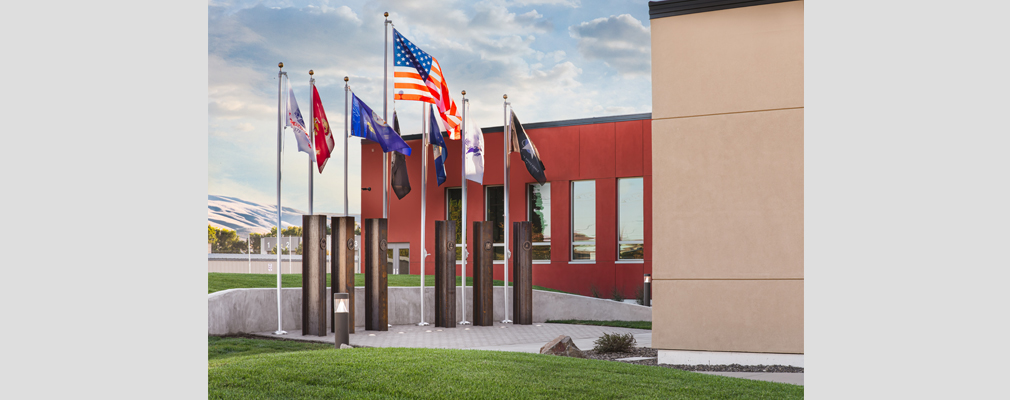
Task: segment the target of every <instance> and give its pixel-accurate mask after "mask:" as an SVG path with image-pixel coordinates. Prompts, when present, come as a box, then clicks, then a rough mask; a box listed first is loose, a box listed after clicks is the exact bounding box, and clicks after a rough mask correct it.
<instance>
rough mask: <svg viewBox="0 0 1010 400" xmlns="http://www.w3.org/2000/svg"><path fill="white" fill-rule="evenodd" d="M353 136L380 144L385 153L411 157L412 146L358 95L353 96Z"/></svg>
mask: <svg viewBox="0 0 1010 400" xmlns="http://www.w3.org/2000/svg"><path fill="white" fill-rule="evenodd" d="M351 97H352V101H351V136H357V137H362V138H365V139H368V140H371V141H373V142H376V143H378V144H379V146H381V147H382V152H383V153H388V152H391V151H395V152H398V153H400V154H403V155H405V156H409V155H410V146H408V145H407V142H404V141H403V139H402V138H401V137H400V135H398V134H397V133H396V131H394V130H393V128H391V127H389V125H387V124H386V121H384V120H383V119H382V117H379V115H378V114H376V113H375V112H374V111H372V109H371V108H369V107H368V105H366V104H365V102H363V101H361V99H359V98H358V96H357V95H355V94H353V93H352V94H351Z"/></svg>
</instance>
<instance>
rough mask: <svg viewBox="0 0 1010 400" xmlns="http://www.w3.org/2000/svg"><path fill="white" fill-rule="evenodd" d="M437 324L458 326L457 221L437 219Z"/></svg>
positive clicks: (443, 326)
mask: <svg viewBox="0 0 1010 400" xmlns="http://www.w3.org/2000/svg"><path fill="white" fill-rule="evenodd" d="M435 326H437V327H442V328H455V327H456V221H435Z"/></svg>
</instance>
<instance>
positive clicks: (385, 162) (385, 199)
mask: <svg viewBox="0 0 1010 400" xmlns="http://www.w3.org/2000/svg"><path fill="white" fill-rule="evenodd" d="M383 16H384V17H386V22H385V23H384V24H383V25H382V32H383V33H384V34H385V36H386V39H385V41H384V42H383V43H382V119H383V120H385V121H388V120H389V113H388V112H387V111H386V104H387V103H389V72H388V70H387V68H388V66H389V61H388V57H389V28H388V25H390V24H392V23H393V21H390V20H389V13H388V12H387V13H383ZM382 218H389V153H386V152H382Z"/></svg>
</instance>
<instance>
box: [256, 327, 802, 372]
mask: <svg viewBox="0 0 1010 400" xmlns="http://www.w3.org/2000/svg"><path fill="white" fill-rule="evenodd" d="M604 333H620V334H625V333H631V334H632V335H634V336H635V341H636V345H637V346H638V347H652V331H650V330H645V329H632V328H615V327H609V326H593V325H569V324H548V323H539V324H533V325H513V324H502V323H500V322H495V324H494V326H473V325H456V327H455V328H437V327H435V326H434V325H428V326H417V325H394V326H391V327H389V330H388V331H366V330H364V327H363V326H359V327H357V328H356V333H352V334H351V335H350V344H351V345H352V346H355V347H414V348H436V349H469V350H496V351H515V352H523V353H539V352H540V347H542V346H543V345H544V344H546V343H547V342H549V341H551V340H553V339H554V338H556V337H558V336H561V335H567V336H570V337H571V338H572V341H573V342H574V343H575V345H576V346H578V347H579V348H580V349H583V350H588V349H592V348H593V341H595V340H596V339H597V338H599V337H600V336H602V335H603V334H604ZM254 335H257V336H263V337H271V338H276V337H278V336H276V335H274V333H273V331H270V332H256V333H254ZM281 337H282V338H284V339H290V340H299V341H308V342H320V343H330V344H332V343H333V334H332V333H330V334H328V335H326V336H311V335H309V336H303V335H302V331H301V330H300V329H299V330H294V331H288V333H287V334H286V335H283V336H281ZM703 373H706V374H712V375H722V376H730V377H735V378H745V379H755V380H765V381H771V382H782V383H791V384H795V385H802V384H803V374H802V373H755V372H703Z"/></svg>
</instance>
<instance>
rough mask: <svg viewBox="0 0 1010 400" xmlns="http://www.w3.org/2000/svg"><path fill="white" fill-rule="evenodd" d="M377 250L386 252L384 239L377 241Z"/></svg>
mask: <svg viewBox="0 0 1010 400" xmlns="http://www.w3.org/2000/svg"><path fill="white" fill-rule="evenodd" d="M379 250H380V251H386V239H382V240H380V241H379Z"/></svg>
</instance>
